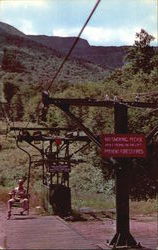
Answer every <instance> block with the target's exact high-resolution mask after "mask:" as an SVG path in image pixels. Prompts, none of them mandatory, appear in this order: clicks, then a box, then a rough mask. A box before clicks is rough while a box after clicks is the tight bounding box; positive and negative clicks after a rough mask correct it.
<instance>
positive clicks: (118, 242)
mask: <svg viewBox="0 0 158 250" xmlns="http://www.w3.org/2000/svg"><path fill="white" fill-rule="evenodd" d="M127 111H128V109H127V106H125V105H122V104H115V106H114V118H115V133H116V134H125V133H127V132H128V117H127ZM117 161H118V166H117V169H116V171H115V178H116V234H115V236H114V237H113V239H112V240H111V242H110V245H113V246H114V247H117V246H118V247H120V246H129V247H133V246H136V245H137V242H136V241H135V239H134V238H133V237H132V235H131V234H130V226H129V166H128V160H127V159H124V158H120V159H117Z"/></svg>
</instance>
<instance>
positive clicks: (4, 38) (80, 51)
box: [0, 22, 128, 69]
mask: <svg viewBox="0 0 158 250" xmlns="http://www.w3.org/2000/svg"><path fill="white" fill-rule="evenodd" d="M0 34H1V36H0V43H1V45H2V43H3V46H4V45H5V43H6V45H7V43H9V45H11V44H13V45H16V43H17V45H18V46H20V47H22V46H26V45H27V44H28V46H33V47H36V44H37V45H38V46H37V47H40V46H44V47H47V48H50V49H51V50H54V53H55V51H58V52H59V53H62V54H67V53H68V51H69V49H70V48H71V47H72V45H73V43H74V41H75V39H76V37H57V36H45V35H25V34H24V33H22V32H21V31H19V30H17V29H16V28H14V27H12V26H11V25H8V24H6V23H3V22H0ZM127 48H128V47H126V46H124V47H116V46H108V47H104V46H90V45H89V43H88V42H87V41H86V40H85V39H82V38H80V39H79V40H78V42H77V44H76V46H75V48H74V50H73V51H72V54H71V58H72V57H75V58H79V59H81V60H83V61H84V60H86V61H89V62H92V63H94V64H97V65H99V66H101V67H103V68H106V69H108V68H109V69H114V68H118V67H122V65H123V63H124V62H123V58H124V56H125V54H126V49H127Z"/></svg>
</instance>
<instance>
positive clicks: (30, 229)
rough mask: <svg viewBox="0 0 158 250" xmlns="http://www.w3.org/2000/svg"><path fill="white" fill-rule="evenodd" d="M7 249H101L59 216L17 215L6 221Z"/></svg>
mask: <svg viewBox="0 0 158 250" xmlns="http://www.w3.org/2000/svg"><path fill="white" fill-rule="evenodd" d="M5 245H6V246H5V248H6V249H68V250H70V249H73V250H74V249H101V247H99V246H95V245H94V244H92V243H91V242H90V241H88V240H86V239H85V238H84V237H83V236H82V235H80V234H79V233H78V232H77V231H75V229H73V228H71V226H70V225H69V224H68V223H66V222H65V221H64V220H62V219H61V218H59V217H58V216H43V217H38V216H32V217H31V216H25V217H24V216H23V217H22V216H19V217H18V216H16V217H15V218H13V219H11V220H9V221H7V223H6V239H5Z"/></svg>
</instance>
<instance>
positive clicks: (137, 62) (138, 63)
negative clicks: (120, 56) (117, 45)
mask: <svg viewBox="0 0 158 250" xmlns="http://www.w3.org/2000/svg"><path fill="white" fill-rule="evenodd" d="M136 38H137V40H135V43H134V45H133V46H132V47H131V48H130V49H129V51H128V53H127V56H126V57H125V62H127V63H129V64H130V65H131V67H132V69H133V70H134V73H137V72H139V71H140V70H142V71H143V72H145V73H150V72H151V70H152V69H153V63H152V58H153V56H154V55H155V49H154V47H152V46H150V43H151V42H152V41H153V40H154V39H155V38H154V37H153V36H152V35H150V34H148V33H147V31H145V30H144V29H141V31H140V33H136Z"/></svg>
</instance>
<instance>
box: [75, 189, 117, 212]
mask: <svg viewBox="0 0 158 250" xmlns="http://www.w3.org/2000/svg"><path fill="white" fill-rule="evenodd" d="M72 207H73V208H74V209H80V208H82V207H90V208H92V209H96V210H108V209H113V208H115V200H114V197H112V196H111V197H110V198H107V196H106V195H105V194H97V193H76V192H75V193H74V192H72Z"/></svg>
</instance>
